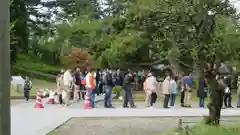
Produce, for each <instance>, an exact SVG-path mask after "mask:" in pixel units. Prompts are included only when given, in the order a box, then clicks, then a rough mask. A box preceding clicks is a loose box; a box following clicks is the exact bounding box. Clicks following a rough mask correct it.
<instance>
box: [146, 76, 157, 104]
mask: <svg viewBox="0 0 240 135" xmlns="http://www.w3.org/2000/svg"><path fill="white" fill-rule="evenodd" d="M157 84H158V83H157V79H156V77H155V76H153V74H152V73H149V74H148V77H147V79H146V80H145V82H144V84H143V85H144V90H145V92H146V97H145V104H146V107H149V106H150V107H152V106H153V104H154V103H155V102H156V99H157V94H156V90H157Z"/></svg>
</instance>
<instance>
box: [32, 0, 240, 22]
mask: <svg viewBox="0 0 240 135" xmlns="http://www.w3.org/2000/svg"><path fill="white" fill-rule="evenodd" d="M42 1H52V0H42ZM103 1H104V0H99V2H100V3H103ZM230 3H231V4H233V5H234V7H235V8H236V10H237V12H238V13H240V0H230ZM39 7H40V6H39ZM49 10H54V9H48V8H42V9H41V10H39V12H42V13H44V12H48V11H49ZM57 10H58V11H60V12H61V9H60V8H57ZM30 18H32V19H34V17H33V16H30ZM55 18H56V17H55V16H54V15H53V16H52V19H51V20H52V21H55Z"/></svg>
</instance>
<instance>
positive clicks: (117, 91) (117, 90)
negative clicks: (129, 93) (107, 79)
mask: <svg viewBox="0 0 240 135" xmlns="http://www.w3.org/2000/svg"><path fill="white" fill-rule="evenodd" d="M112 91H113V92H115V93H120V92H121V91H123V89H122V87H121V86H114V87H113V88H112Z"/></svg>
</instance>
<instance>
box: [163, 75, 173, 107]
mask: <svg viewBox="0 0 240 135" xmlns="http://www.w3.org/2000/svg"><path fill="white" fill-rule="evenodd" d="M162 92H163V94H164V101H163V108H169V107H168V102H169V99H170V94H171V85H170V76H169V75H168V76H166V77H165V79H164V81H163V83H162Z"/></svg>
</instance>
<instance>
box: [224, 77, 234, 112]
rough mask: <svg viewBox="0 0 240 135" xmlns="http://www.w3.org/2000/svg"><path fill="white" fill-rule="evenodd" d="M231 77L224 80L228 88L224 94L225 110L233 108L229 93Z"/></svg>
mask: <svg viewBox="0 0 240 135" xmlns="http://www.w3.org/2000/svg"><path fill="white" fill-rule="evenodd" d="M231 81H232V80H231V77H230V76H226V77H225V79H224V82H225V84H226V85H227V86H228V87H227V88H226V90H225V93H224V105H225V107H227V108H233V106H232V93H231Z"/></svg>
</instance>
